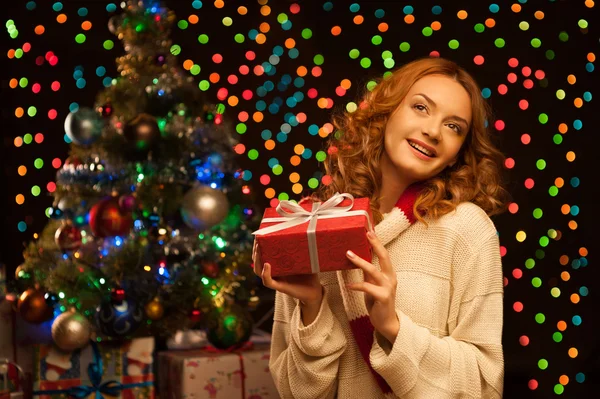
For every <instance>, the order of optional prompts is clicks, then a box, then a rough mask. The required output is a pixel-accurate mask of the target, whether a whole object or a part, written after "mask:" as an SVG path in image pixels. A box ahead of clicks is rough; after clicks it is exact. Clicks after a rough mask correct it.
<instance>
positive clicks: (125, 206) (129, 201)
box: [119, 195, 135, 212]
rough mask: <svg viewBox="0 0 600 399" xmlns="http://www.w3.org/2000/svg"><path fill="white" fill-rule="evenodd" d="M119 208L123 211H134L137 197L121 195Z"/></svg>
mask: <svg viewBox="0 0 600 399" xmlns="http://www.w3.org/2000/svg"><path fill="white" fill-rule="evenodd" d="M119 209H121V211H122V212H132V211H133V210H134V209H135V197H134V196H133V195H122V196H121V197H119Z"/></svg>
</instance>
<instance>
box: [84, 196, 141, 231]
mask: <svg viewBox="0 0 600 399" xmlns="http://www.w3.org/2000/svg"><path fill="white" fill-rule="evenodd" d="M89 223H90V228H91V229H92V233H93V234H94V236H96V237H100V238H104V237H113V236H125V235H127V234H129V231H130V230H131V225H132V223H133V218H132V216H131V213H130V212H122V211H121V208H120V207H119V200H118V199H117V198H114V197H109V198H105V199H103V200H100V201H98V202H97V203H96V204H94V206H92V209H91V210H90V222H89Z"/></svg>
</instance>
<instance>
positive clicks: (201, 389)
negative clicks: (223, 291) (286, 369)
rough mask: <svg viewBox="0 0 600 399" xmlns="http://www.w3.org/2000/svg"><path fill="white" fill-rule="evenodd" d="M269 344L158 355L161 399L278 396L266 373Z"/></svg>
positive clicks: (250, 398) (269, 374)
mask: <svg viewBox="0 0 600 399" xmlns="http://www.w3.org/2000/svg"><path fill="white" fill-rule="evenodd" d="M269 348H270V345H269V344H256V345H254V344H253V343H252V342H249V343H248V344H247V345H246V346H245V347H243V348H241V349H238V350H235V351H222V350H218V349H215V348H213V347H207V348H205V349H201V350H186V351H166V352H161V353H159V354H158V370H159V371H158V374H159V387H160V392H159V397H160V398H161V399H186V398H194V399H203V398H206V399H218V398H224V399H234V398H240V399H261V398H262V399H265V398H273V399H275V398H278V397H279V394H278V393H277V389H276V388H275V384H274V383H273V378H272V377H271V373H270V371H269Z"/></svg>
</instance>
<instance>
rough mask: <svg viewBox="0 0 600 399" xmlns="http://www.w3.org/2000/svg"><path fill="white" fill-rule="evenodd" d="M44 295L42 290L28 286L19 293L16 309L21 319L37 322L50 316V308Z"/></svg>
mask: <svg viewBox="0 0 600 399" xmlns="http://www.w3.org/2000/svg"><path fill="white" fill-rule="evenodd" d="M44 295H45V293H44V291H42V290H40V289H36V288H30V289H28V290H25V291H24V292H23V293H22V294H21V296H20V297H19V302H18V304H17V309H18V311H19V314H20V315H21V317H23V320H25V321H27V322H29V323H35V324H39V323H43V322H44V321H46V320H50V319H51V318H52V316H53V311H52V308H51V307H50V306H48V304H47V303H46V298H45V297H44Z"/></svg>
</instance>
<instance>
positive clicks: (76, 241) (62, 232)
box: [54, 224, 81, 251]
mask: <svg viewBox="0 0 600 399" xmlns="http://www.w3.org/2000/svg"><path fill="white" fill-rule="evenodd" d="M54 241H55V242H56V245H58V247H59V248H60V249H61V250H62V251H77V250H78V249H79V248H80V247H81V232H80V231H79V229H78V228H77V227H75V226H73V225H72V224H64V225H62V226H60V227H59V228H58V229H57V230H56V233H55V234H54Z"/></svg>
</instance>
